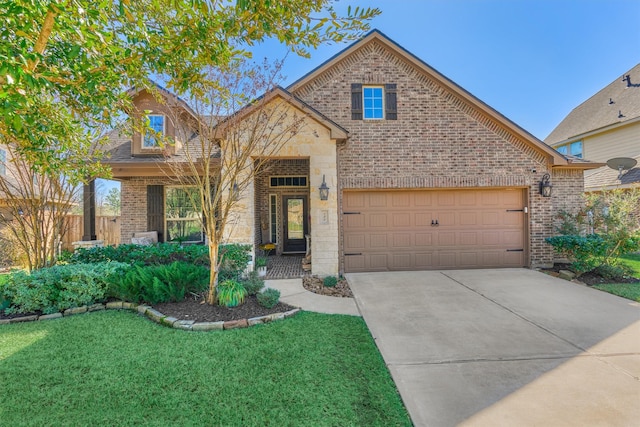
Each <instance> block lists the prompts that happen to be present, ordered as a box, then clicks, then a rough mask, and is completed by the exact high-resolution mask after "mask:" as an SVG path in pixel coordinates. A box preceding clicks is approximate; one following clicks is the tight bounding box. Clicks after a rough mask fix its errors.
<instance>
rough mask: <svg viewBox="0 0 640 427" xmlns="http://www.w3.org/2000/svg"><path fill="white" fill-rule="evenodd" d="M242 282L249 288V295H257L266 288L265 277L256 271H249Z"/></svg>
mask: <svg viewBox="0 0 640 427" xmlns="http://www.w3.org/2000/svg"><path fill="white" fill-rule="evenodd" d="M241 283H242V285H243V286H244V288H245V289H246V290H247V295H256V294H257V293H258V292H260V291H261V290H262V288H264V279H263V278H262V277H260V276H258V272H256V271H252V272H251V273H249V276H248V277H247V278H246V279H243V280H242V282H241Z"/></svg>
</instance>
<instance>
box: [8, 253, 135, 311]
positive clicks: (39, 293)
mask: <svg viewBox="0 0 640 427" xmlns="http://www.w3.org/2000/svg"><path fill="white" fill-rule="evenodd" d="M129 268H130V266H129V265H127V264H124V263H119V262H102V263H95V264H73V265H71V264H70V265H58V266H54V267H50V268H43V269H40V270H35V271H33V272H32V273H31V274H29V273H25V272H23V271H20V272H16V273H12V274H11V275H9V276H8V277H7V280H6V281H5V282H4V283H3V284H0V301H3V305H4V306H6V307H5V309H4V310H5V313H7V314H11V313H29V312H35V311H41V312H43V313H44V314H50V313H56V312H59V311H64V310H66V309H68V308H73V307H80V306H83V305H90V304H94V303H96V302H100V301H103V300H104V299H105V297H106V296H107V292H108V289H109V287H110V285H111V283H112V282H113V281H114V280H116V279H117V277H119V276H122V275H123V274H124V273H125V271H126V270H128V269H129Z"/></svg>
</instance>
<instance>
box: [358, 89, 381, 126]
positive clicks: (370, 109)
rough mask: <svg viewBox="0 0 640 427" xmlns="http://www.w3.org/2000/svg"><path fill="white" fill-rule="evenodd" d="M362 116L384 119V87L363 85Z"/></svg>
mask: <svg viewBox="0 0 640 427" xmlns="http://www.w3.org/2000/svg"><path fill="white" fill-rule="evenodd" d="M362 105H363V106H364V108H363V113H364V114H363V118H364V119H365V120H366V119H384V88H383V87H382V86H364V87H363V88H362Z"/></svg>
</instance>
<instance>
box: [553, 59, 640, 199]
mask: <svg viewBox="0 0 640 427" xmlns="http://www.w3.org/2000/svg"><path fill="white" fill-rule="evenodd" d="M545 142H546V143H547V144H549V145H551V146H552V147H554V148H555V149H556V150H558V151H559V152H561V153H563V154H568V155H573V156H577V157H580V158H584V159H589V160H590V161H594V162H600V163H605V162H606V161H607V160H609V159H612V158H616V157H630V158H635V159H636V160H640V64H638V65H636V66H635V67H633V68H632V69H631V70H629V71H627V72H626V73H624V74H623V75H622V76H621V77H619V78H616V80H614V81H613V82H611V83H610V84H609V85H608V86H606V87H605V88H604V89H602V90H601V91H599V92H598V93H596V94H595V95H593V96H592V97H591V98H589V99H588V100H586V101H585V102H583V103H582V104H580V105H579V106H577V107H576V108H574V109H573V111H571V113H569V115H568V116H567V117H565V118H564V120H562V122H560V124H559V125H558V126H557V127H556V128H555V129H554V130H553V131H552V132H551V134H550V135H549V136H548V137H547V138H546V139H545ZM618 176H619V173H618V171H617V170H616V171H614V170H612V169H610V168H608V167H607V166H603V167H601V168H598V169H594V170H590V171H587V172H586V173H585V191H600V190H603V189H612V188H629V187H633V186H640V164H638V165H637V166H636V167H635V169H632V170H630V171H629V172H627V173H626V174H625V175H623V176H622V179H621V180H619V179H618Z"/></svg>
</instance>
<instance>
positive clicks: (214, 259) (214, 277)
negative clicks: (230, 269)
mask: <svg viewBox="0 0 640 427" xmlns="http://www.w3.org/2000/svg"><path fill="white" fill-rule="evenodd" d="M209 263H210V264H211V271H210V273H209V292H208V293H207V304H210V305H215V304H216V302H217V301H216V300H217V297H218V296H217V292H216V288H217V286H218V242H217V241H216V242H214V241H213V239H209Z"/></svg>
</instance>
